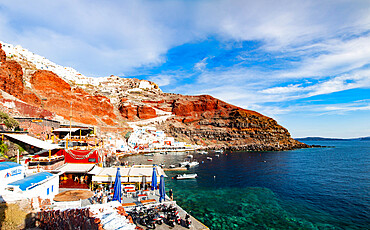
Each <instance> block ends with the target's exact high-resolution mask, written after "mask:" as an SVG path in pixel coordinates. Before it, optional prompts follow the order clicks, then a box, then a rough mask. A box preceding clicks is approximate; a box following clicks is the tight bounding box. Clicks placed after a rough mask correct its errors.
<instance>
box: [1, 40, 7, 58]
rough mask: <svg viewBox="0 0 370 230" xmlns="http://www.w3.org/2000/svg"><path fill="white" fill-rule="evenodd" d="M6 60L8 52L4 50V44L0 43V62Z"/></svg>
mask: <svg viewBox="0 0 370 230" xmlns="http://www.w3.org/2000/svg"><path fill="white" fill-rule="evenodd" d="M5 61H6V53H5V51H4V50H3V45H2V44H1V43H0V62H5Z"/></svg>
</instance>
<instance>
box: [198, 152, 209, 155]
mask: <svg viewBox="0 0 370 230" xmlns="http://www.w3.org/2000/svg"><path fill="white" fill-rule="evenodd" d="M198 153H199V154H201V155H207V154H208V152H207V151H199V152H198Z"/></svg>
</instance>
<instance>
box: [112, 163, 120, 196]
mask: <svg viewBox="0 0 370 230" xmlns="http://www.w3.org/2000/svg"><path fill="white" fill-rule="evenodd" d="M115 200H117V201H118V202H120V203H121V173H120V171H119V168H117V173H116V180H115V181H114V194H113V201H115Z"/></svg>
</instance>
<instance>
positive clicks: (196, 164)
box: [187, 161, 199, 168]
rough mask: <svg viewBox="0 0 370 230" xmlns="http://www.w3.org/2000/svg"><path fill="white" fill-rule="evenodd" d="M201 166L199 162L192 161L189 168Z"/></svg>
mask: <svg viewBox="0 0 370 230" xmlns="http://www.w3.org/2000/svg"><path fill="white" fill-rule="evenodd" d="M198 165H199V162H198V161H192V162H190V163H189V164H188V166H187V167H189V168H191V167H195V166H198Z"/></svg>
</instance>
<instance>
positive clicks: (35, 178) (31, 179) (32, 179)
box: [9, 172, 53, 191]
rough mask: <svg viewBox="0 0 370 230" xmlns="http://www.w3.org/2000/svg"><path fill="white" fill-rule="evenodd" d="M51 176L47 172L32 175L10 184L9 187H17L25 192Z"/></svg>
mask: <svg viewBox="0 0 370 230" xmlns="http://www.w3.org/2000/svg"><path fill="white" fill-rule="evenodd" d="M52 176H53V174H51V173H49V172H41V173H37V174H34V175H32V176H28V177H25V178H23V179H21V180H17V181H14V182H12V183H10V184H9V185H12V186H19V188H20V189H21V190H22V191H26V190H27V188H30V187H33V186H35V185H36V184H37V183H40V182H42V181H44V180H46V179H48V178H50V177H52Z"/></svg>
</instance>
